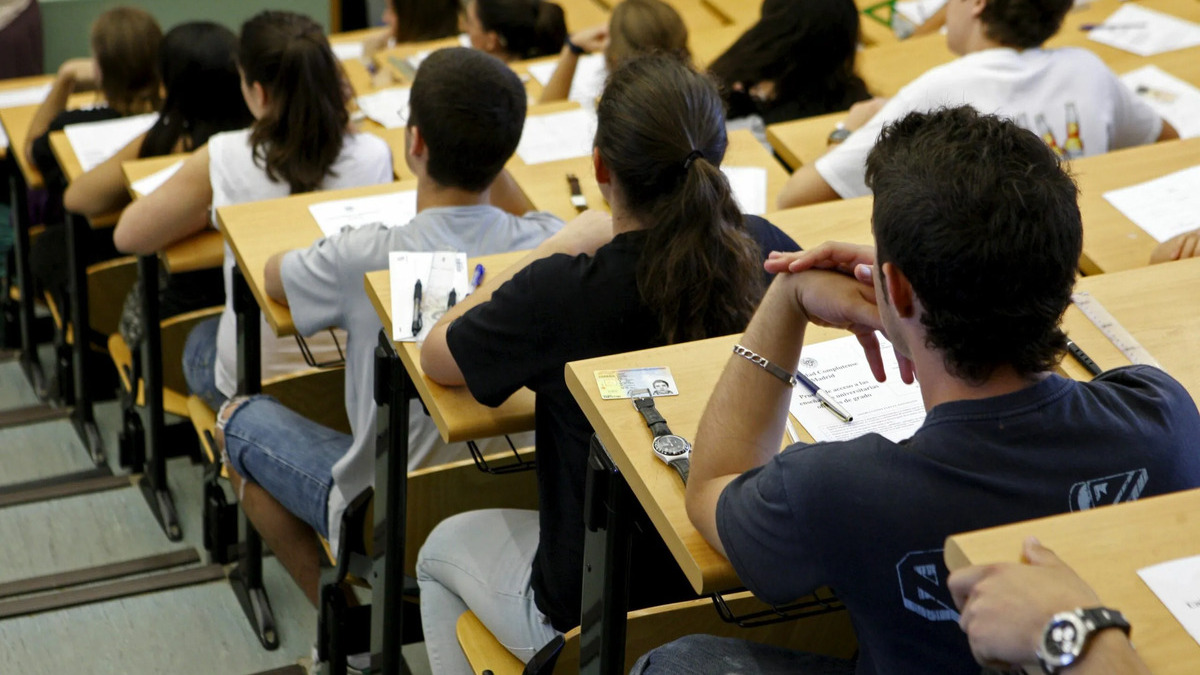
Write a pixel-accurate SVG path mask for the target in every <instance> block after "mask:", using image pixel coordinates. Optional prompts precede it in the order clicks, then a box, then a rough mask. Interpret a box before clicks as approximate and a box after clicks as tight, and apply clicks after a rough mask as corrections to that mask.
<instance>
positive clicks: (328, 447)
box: [225, 396, 353, 537]
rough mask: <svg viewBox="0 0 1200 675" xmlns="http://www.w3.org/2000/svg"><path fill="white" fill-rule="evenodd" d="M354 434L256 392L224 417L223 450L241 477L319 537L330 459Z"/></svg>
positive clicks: (324, 526) (325, 529) (324, 529)
mask: <svg viewBox="0 0 1200 675" xmlns="http://www.w3.org/2000/svg"><path fill="white" fill-rule="evenodd" d="M352 441H353V438H352V437H351V436H349V435H347V434H343V433H339V432H337V431H334V430H333V429H330V428H328V427H325V426H322V425H320V424H317V423H316V422H313V421H312V420H310V419H308V418H307V417H304V416H302V415H300V414H298V413H296V412H293V411H292V410H291V409H289V408H288V407H287V406H285V405H283V404H282V403H280V402H279V401H276V400H275V399H273V398H271V397H270V396H255V397H252V398H250V399H249V400H248V401H246V402H245V403H243V404H241V405H240V406H238V407H237V409H236V410H234V412H233V415H232V416H230V418H229V421H228V422H226V423H225V455H226V457H228V461H229V464H230V467H231V468H232V469H233V470H234V471H236V472H237V473H238V475H240V476H241V477H242V478H245V479H246V480H248V481H250V482H252V483H256V484H258V485H259V486H261V487H262V488H263V489H264V490H266V491H267V492H269V493H270V494H271V496H272V497H274V498H275V500H276V501H278V502H279V503H280V504H282V505H283V506H284V508H286V509H287V510H288V511H291V512H292V513H293V514H295V515H296V517H298V518H300V519H301V520H303V521H304V522H306V523H308V524H309V525H311V526H312V528H313V529H314V530H316V531H317V533H319V534H320V535H321V536H322V537H328V536H329V525H328V522H327V515H328V512H329V490H330V488H332V487H333V465H334V464H335V463H337V461H338V460H339V459H341V458H342V456H343V455H345V454H346V453H347V452H348V451H349V450H350V444H351V442H352Z"/></svg>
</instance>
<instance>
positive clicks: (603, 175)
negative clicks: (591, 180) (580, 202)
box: [592, 148, 612, 185]
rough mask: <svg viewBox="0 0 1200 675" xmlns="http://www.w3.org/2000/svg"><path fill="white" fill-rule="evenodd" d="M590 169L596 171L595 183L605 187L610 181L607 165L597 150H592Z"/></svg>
mask: <svg viewBox="0 0 1200 675" xmlns="http://www.w3.org/2000/svg"><path fill="white" fill-rule="evenodd" d="M592 168H593V169H595V170H596V182H597V183H600V184H601V185H606V184H608V183H610V182H612V181H610V180H609V178H608V165H607V164H605V163H604V160H603V159H601V157H600V150H599V148H592Z"/></svg>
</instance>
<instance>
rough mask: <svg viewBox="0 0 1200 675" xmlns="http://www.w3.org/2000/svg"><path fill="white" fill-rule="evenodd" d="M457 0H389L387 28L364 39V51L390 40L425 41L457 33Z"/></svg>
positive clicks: (399, 41)
mask: <svg viewBox="0 0 1200 675" xmlns="http://www.w3.org/2000/svg"><path fill="white" fill-rule="evenodd" d="M460 9H461V6H460V5H459V0H388V2H387V4H386V5H385V6H384V8H383V23H384V25H385V26H386V28H384V29H382V30H380V31H379V33H378V34H375V35H372V36H371V37H369V38H367V39H366V40H364V41H363V49H364V51H365V53H366V54H367V55H370V54H373V53H375V52H377V51H379V50H381V49H384V48H386V47H388V46H390V45H392V44H403V43H405V42H425V41H427V40H437V39H439V38H446V37H452V36H454V35H457V34H458V14H459V10H460Z"/></svg>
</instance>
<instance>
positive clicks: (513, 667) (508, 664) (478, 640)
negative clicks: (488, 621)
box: [455, 612, 525, 675]
mask: <svg viewBox="0 0 1200 675" xmlns="http://www.w3.org/2000/svg"><path fill="white" fill-rule="evenodd" d="M455 633H456V634H457V635H458V644H459V645H461V646H462V650H463V653H464V654H466V656H467V661H468V662H469V663H470V664H471V669H472V670H474V671H475V672H476V674H478V673H482V672H483V671H484V670H490V671H492V673H494V675H521V673H522V672H524V670H525V664H524V663H521V659H518V658H517V657H515V656H513V655H512V654H511V653H509V651H508V650H507V649H505V648H504V645H502V644H500V641H499V640H497V639H496V637H495V636H494V635H492V632H491V631H489V630H488V629H487V627H486V626H484V625H483V622H482V621H480V620H479V617H477V616H475V613H474V612H464V613H463V615H462V616H460V617H458V624H457V625H456V626H455ZM485 664H486V665H485Z"/></svg>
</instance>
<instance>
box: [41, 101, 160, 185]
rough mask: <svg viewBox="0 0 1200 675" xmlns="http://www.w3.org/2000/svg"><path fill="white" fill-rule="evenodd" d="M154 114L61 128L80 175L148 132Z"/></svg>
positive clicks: (154, 119)
mask: <svg viewBox="0 0 1200 675" xmlns="http://www.w3.org/2000/svg"><path fill="white" fill-rule="evenodd" d="M157 120H158V113H147V114H145V115H134V116H133V117H122V118H119V119H115V120H107V121H105V122H88V123H86V124H69V125H67V126H66V127H64V128H63V131H64V132H66V134H67V140H68V141H70V142H71V149H72V150H74V151H75V158H76V159H78V160H79V166H81V167H82V168H83V170H84V171H91V170H92V169H94V168H96V166H98V165H99V164H101V163H102V162H104V160H106V159H108V158H109V157H112V156H113V155H115V154H117V151H118V150H120V149H121V148H123V147H125V146H126V145H129V143H130V142H131V141H132V140H133V139H135V138H137V137H138V136H140V135H142V134H144V133H146V132H147V131H149V130H150V127H152V126H154V122H155V121H157Z"/></svg>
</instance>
